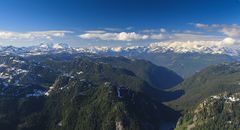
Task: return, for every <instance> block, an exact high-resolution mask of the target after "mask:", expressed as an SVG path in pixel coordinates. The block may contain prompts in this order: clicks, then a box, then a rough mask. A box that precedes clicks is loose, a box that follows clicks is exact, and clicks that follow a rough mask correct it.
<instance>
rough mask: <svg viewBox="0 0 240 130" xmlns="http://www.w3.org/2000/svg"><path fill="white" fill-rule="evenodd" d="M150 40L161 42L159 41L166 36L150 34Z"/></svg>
mask: <svg viewBox="0 0 240 130" xmlns="http://www.w3.org/2000/svg"><path fill="white" fill-rule="evenodd" d="M150 38H151V39H155V40H161V39H164V38H166V36H165V35H164V34H161V33H160V34H152V35H151V36H150Z"/></svg>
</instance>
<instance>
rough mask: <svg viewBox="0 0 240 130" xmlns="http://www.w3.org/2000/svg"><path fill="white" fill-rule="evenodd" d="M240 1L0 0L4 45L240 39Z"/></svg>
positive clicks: (0, 39) (2, 40)
mask: <svg viewBox="0 0 240 130" xmlns="http://www.w3.org/2000/svg"><path fill="white" fill-rule="evenodd" d="M239 12H240V0H1V4H0V45H16V46H29V45H35V44H39V43H41V42H67V43H69V44H70V45H72V46H89V45H113V46H118V45H129V44H140V45H145V44H148V43H151V42H161V41H169V40H172V41H174V40H221V39H224V38H232V39H233V40H234V41H235V42H236V41H238V40H239V37H240V36H239V35H240V31H239V29H240V26H239V24H240V15H239Z"/></svg>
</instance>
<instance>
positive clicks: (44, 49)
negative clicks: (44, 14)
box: [0, 42, 240, 78]
mask: <svg viewBox="0 0 240 130" xmlns="http://www.w3.org/2000/svg"><path fill="white" fill-rule="evenodd" d="M203 43H204V42H203ZM239 50H240V49H239V48H238V47H228V46H222V45H218V46H217V45H215V44H210V45H208V46H206V45H204V44H201V42H198V44H195V43H194V42H186V43H184V44H182V43H181V44H180V43H177V42H169V43H152V44H149V45H147V46H126V47H107V46H105V47H104V46H101V47H97V46H90V47H86V48H81V47H70V46H69V45H68V44H65V43H55V44H54V43H42V44H40V45H36V46H30V47H14V46H1V47H0V53H1V54H2V55H6V54H14V55H20V56H23V57H27V56H31V55H43V54H57V53H63V52H64V53H70V54H79V53H89V54H98V55H105V56H125V57H131V58H138V59H145V60H148V61H151V62H152V63H154V64H156V65H159V66H164V67H167V68H169V69H171V70H173V71H175V72H176V73H177V74H179V75H181V76H182V77H184V78H186V77H189V76H191V75H193V74H194V73H195V72H198V71H200V70H201V69H203V68H205V67H207V66H209V65H213V64H218V63H222V62H234V61H238V60H239V54H240V53H239Z"/></svg>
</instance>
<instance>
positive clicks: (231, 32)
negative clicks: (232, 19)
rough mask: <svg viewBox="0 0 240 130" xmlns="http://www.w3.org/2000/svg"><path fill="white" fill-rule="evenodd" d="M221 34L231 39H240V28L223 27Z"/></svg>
mask: <svg viewBox="0 0 240 130" xmlns="http://www.w3.org/2000/svg"><path fill="white" fill-rule="evenodd" d="M220 32H222V33H224V34H225V35H227V36H229V37H240V26H230V27H223V28H222V29H221V30H220Z"/></svg>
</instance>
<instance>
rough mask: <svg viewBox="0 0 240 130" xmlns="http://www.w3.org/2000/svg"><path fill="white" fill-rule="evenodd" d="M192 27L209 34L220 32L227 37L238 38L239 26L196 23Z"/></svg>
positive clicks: (239, 34) (239, 33) (239, 35)
mask: <svg viewBox="0 0 240 130" xmlns="http://www.w3.org/2000/svg"><path fill="white" fill-rule="evenodd" d="M193 25H194V26H195V27H197V28H201V29H206V30H207V31H210V32H220V33H222V34H223V35H225V36H228V37H234V38H240V25H237V24H232V25H226V24H202V23H196V24H193Z"/></svg>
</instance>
